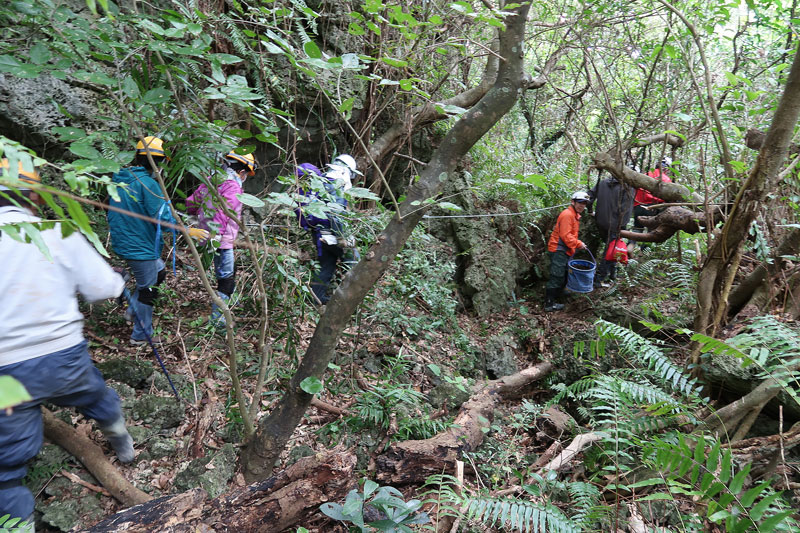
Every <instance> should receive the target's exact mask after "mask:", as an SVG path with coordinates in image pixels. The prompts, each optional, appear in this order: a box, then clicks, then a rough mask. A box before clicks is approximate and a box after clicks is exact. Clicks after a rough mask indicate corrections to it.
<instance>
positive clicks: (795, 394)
mask: <svg viewBox="0 0 800 533" xmlns="http://www.w3.org/2000/svg"><path fill="white" fill-rule="evenodd" d="M692 340H693V341H695V342H697V343H699V344H700V347H701V350H702V351H703V352H704V353H715V354H720V355H724V356H727V357H731V358H734V359H737V360H739V361H741V365H742V367H743V368H746V367H749V366H754V367H756V368H758V373H757V377H759V378H761V379H773V380H774V381H775V386H776V387H779V388H781V389H782V390H783V391H784V392H786V393H787V394H788V395H789V396H791V397H792V398H793V399H794V401H796V402H797V403H798V404H800V334H798V332H797V331H796V330H795V329H793V328H791V327H789V326H788V325H786V324H784V323H782V322H779V321H778V320H777V319H775V317H772V316H761V317H756V318H754V319H752V320H751V321H750V324H749V325H748V327H747V328H746V329H745V330H743V331H742V332H741V333H739V334H738V335H736V336H735V337H732V338H730V339H728V340H720V339H715V338H713V337H709V336H707V335H703V334H700V333H695V334H693V335H692Z"/></svg>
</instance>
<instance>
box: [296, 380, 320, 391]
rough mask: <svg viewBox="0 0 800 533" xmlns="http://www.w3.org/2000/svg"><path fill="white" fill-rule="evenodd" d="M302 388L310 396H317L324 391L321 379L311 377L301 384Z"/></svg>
mask: <svg viewBox="0 0 800 533" xmlns="http://www.w3.org/2000/svg"><path fill="white" fill-rule="evenodd" d="M300 388H301V389H302V390H303V392H306V393H308V394H317V393H319V392H320V391H322V382H321V381H320V380H319V378H316V377H314V376H309V377H307V378H306V379H304V380H303V381H301V382H300Z"/></svg>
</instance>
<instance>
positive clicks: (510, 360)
mask: <svg viewBox="0 0 800 533" xmlns="http://www.w3.org/2000/svg"><path fill="white" fill-rule="evenodd" d="M518 348H519V346H517V341H516V339H514V337H512V336H511V335H507V334H503V335H494V336H492V337H489V339H488V340H487V341H486V349H485V356H484V357H485V361H486V374H487V375H488V376H489V378H490V379H497V378H501V377H503V376H510V375H511V374H516V373H517V372H519V367H518V366H517V359H516V356H515V355H514V350H516V349H518Z"/></svg>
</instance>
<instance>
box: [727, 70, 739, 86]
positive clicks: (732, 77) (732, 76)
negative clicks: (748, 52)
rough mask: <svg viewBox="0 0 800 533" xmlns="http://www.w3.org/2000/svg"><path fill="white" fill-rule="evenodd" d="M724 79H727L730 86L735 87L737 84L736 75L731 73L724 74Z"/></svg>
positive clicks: (737, 77)
mask: <svg viewBox="0 0 800 533" xmlns="http://www.w3.org/2000/svg"><path fill="white" fill-rule="evenodd" d="M725 77H726V78H728V83H730V84H731V85H733V86H736V85H738V84H739V76H737V75H736V74H734V73H732V72H725Z"/></svg>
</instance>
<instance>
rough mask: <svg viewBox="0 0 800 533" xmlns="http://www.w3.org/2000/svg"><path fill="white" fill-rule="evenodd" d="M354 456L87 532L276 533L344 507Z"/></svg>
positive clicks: (123, 517) (166, 505) (139, 509)
mask: <svg viewBox="0 0 800 533" xmlns="http://www.w3.org/2000/svg"><path fill="white" fill-rule="evenodd" d="M355 465H356V457H355V455H354V454H352V453H350V452H346V451H342V450H338V451H334V452H331V453H329V454H327V455H322V456H313V457H304V458H302V459H300V460H299V461H298V462H296V463H295V464H293V465H292V466H290V467H289V468H287V469H286V470H284V471H283V472H281V473H280V474H278V475H276V476H273V477H271V478H269V479H266V480H264V481H261V482H258V483H254V484H252V485H249V486H247V487H243V488H240V489H237V490H235V491H233V492H231V493H229V494H223V495H222V496H220V497H218V498H216V499H213V500H210V501H207V500H206V493H205V491H204V490H203V489H192V490H190V491H188V492H184V493H181V494H178V495H176V496H164V497H163V498H158V499H157V500H151V501H149V502H147V503H144V504H142V505H137V506H135V507H131V508H130V509H126V510H124V511H121V512H119V513H117V514H115V515H113V516H111V517H109V518H107V519H105V520H103V521H102V522H100V523H98V524H95V525H94V526H93V527H91V528H89V529H88V530H87V531H88V532H91V533H101V532H111V531H128V532H135V533H149V532H151V531H160V532H169V533H196V532H204V531H208V532H211V531H252V532H262V533H275V532H278V531H283V530H285V529H287V528H290V527H292V526H294V525H295V524H297V523H298V522H301V521H303V520H306V519H307V518H308V517H309V516H311V515H314V514H316V513H317V512H318V509H319V506H320V505H321V504H323V503H325V502H327V501H340V500H343V499H344V498H345V496H346V495H347V492H348V491H349V490H350V489H351V488H353V486H354V485H355V480H354V477H353V470H354V469H355Z"/></svg>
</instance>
